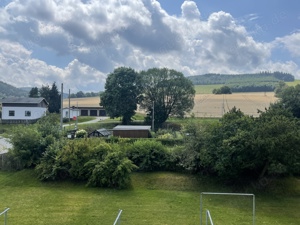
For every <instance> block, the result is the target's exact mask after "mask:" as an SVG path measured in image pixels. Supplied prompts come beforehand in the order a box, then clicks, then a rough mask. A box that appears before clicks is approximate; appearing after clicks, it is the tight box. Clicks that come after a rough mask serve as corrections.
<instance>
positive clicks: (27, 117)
mask: <svg viewBox="0 0 300 225" xmlns="http://www.w3.org/2000/svg"><path fill="white" fill-rule="evenodd" d="M1 103H2V114H1V116H2V118H1V122H2V123H34V122H36V121H37V120H38V119H40V118H41V117H43V116H45V115H46V112H47V110H48V105H49V104H48V102H47V101H46V100H45V99H44V98H5V99H2V100H1Z"/></svg>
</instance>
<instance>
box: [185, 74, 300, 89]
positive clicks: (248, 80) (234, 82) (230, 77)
mask: <svg viewBox="0 0 300 225" xmlns="http://www.w3.org/2000/svg"><path fill="white" fill-rule="evenodd" d="M188 78H189V79H190V80H191V81H192V82H193V84H194V85H211V84H224V85H226V86H228V87H229V88H230V89H231V91H232V92H269V91H274V90H275V88H276V87H277V86H278V83H279V81H284V82H291V81H294V80H295V77H294V76H293V75H292V74H289V73H283V72H260V73H252V74H235V75H234V74H215V73H211V74H204V75H196V76H190V77H188Z"/></svg>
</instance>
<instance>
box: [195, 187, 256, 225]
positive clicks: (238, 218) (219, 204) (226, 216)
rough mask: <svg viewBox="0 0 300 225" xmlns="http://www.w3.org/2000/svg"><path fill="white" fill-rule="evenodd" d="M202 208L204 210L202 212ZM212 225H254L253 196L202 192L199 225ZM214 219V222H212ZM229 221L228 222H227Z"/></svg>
mask: <svg viewBox="0 0 300 225" xmlns="http://www.w3.org/2000/svg"><path fill="white" fill-rule="evenodd" d="M204 208H205V209H206V210H205V212H204ZM204 214H205V217H206V219H205V221H206V225H208V224H211V225H213V224H214V223H217V224H220V223H221V224H224V225H226V222H227V223H228V224H243V225H244V224H245V225H251V224H252V225H255V195H254V194H247V193H218V192H202V193H201V196H200V225H202V224H203V220H204V218H203V217H204ZM212 218H214V221H213V220H212ZM229 220H230V221H229Z"/></svg>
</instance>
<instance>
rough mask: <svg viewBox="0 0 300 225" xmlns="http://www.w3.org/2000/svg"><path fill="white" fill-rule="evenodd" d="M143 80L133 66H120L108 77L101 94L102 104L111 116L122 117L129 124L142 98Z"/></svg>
mask: <svg viewBox="0 0 300 225" xmlns="http://www.w3.org/2000/svg"><path fill="white" fill-rule="evenodd" d="M140 93H141V80H140V76H139V74H138V73H137V72H136V71H134V70H133V69H131V68H126V67H119V68H117V69H115V70H114V71H113V72H112V73H110V74H109V75H108V77H107V79H106V83H105V90H104V92H103V93H101V94H100V105H101V106H103V107H104V108H105V110H106V112H107V114H108V115H109V116H110V117H111V118H116V117H122V124H129V122H130V121H131V117H132V116H134V114H135V110H136V109H137V104H138V103H139V100H140Z"/></svg>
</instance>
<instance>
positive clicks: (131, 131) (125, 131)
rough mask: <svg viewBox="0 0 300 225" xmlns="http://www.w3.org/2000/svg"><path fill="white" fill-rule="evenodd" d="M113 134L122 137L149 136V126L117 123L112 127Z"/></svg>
mask: <svg viewBox="0 0 300 225" xmlns="http://www.w3.org/2000/svg"><path fill="white" fill-rule="evenodd" d="M112 131H113V136H115V137H123V138H150V137H151V132H150V131H151V126H137V125H118V126H116V127H114V128H113V130H112Z"/></svg>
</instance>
